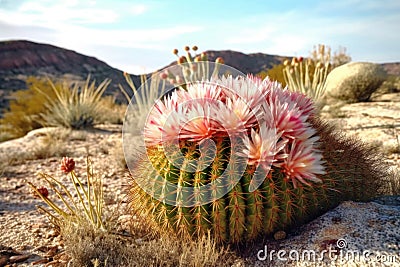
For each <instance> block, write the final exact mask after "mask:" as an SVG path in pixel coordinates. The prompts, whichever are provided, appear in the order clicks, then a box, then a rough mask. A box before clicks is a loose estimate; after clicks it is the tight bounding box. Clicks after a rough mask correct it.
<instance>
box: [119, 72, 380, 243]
mask: <svg viewBox="0 0 400 267" xmlns="http://www.w3.org/2000/svg"><path fill="white" fill-rule="evenodd" d="M143 132H144V141H145V144H146V153H145V154H143V155H142V156H141V157H139V159H138V160H137V156H136V157H135V158H129V155H128V158H127V163H128V166H129V168H130V169H131V172H132V177H133V179H132V183H131V189H130V193H129V196H130V199H131V203H132V209H137V208H138V206H139V209H140V210H142V211H145V212H147V214H148V215H149V216H151V217H152V218H153V219H154V220H155V221H156V222H157V223H158V224H159V225H160V226H161V227H162V228H164V229H166V230H173V231H176V232H177V233H178V234H180V235H183V236H189V237H198V236H204V235H205V234H206V233H207V232H208V231H211V234H212V236H213V237H214V238H215V240H217V241H218V242H228V243H240V242H248V241H252V240H255V239H256V238H257V237H259V236H262V235H271V234H273V233H275V232H276V231H279V230H290V229H292V228H293V227H295V226H297V225H300V224H302V223H304V222H307V221H310V220H312V219H314V218H316V217H317V216H319V215H320V214H322V213H323V212H326V211H327V210H329V209H331V208H333V207H335V206H336V205H338V204H339V203H340V202H341V201H343V200H348V199H351V200H369V199H371V198H373V197H374V196H376V194H379V192H381V185H382V182H381V180H380V179H381V178H382V177H385V176H386V172H385V168H383V167H382V166H383V165H382V164H383V163H382V161H381V160H380V159H379V157H375V156H374V155H375V154H374V153H373V151H372V149H369V148H368V147H367V146H365V145H363V144H362V143H359V142H357V141H354V140H353V139H348V138H345V137H344V136H343V135H341V134H339V133H337V132H336V131H335V130H334V129H333V128H331V127H329V126H328V125H326V124H324V123H323V122H321V121H319V120H318V118H317V117H316V112H315V109H314V105H313V102H312V100H311V99H310V98H308V97H306V96H305V95H304V94H301V93H297V92H293V91H290V90H285V89H282V87H281V86H280V84H278V83H276V82H272V81H270V80H268V79H265V80H261V79H258V78H255V77H252V76H247V77H237V78H233V77H232V76H227V77H225V76H223V77H220V78H218V79H212V80H208V81H207V80H202V81H201V82H196V83H189V84H186V86H185V87H181V88H180V89H178V90H175V91H173V92H172V93H171V94H169V95H167V96H165V97H164V98H163V99H162V100H161V101H158V102H157V103H156V104H155V107H154V109H153V110H152V111H151V112H150V114H149V116H148V120H147V122H146V125H145V128H144V130H143ZM124 142H128V143H129V139H126V138H125V137H124Z"/></svg>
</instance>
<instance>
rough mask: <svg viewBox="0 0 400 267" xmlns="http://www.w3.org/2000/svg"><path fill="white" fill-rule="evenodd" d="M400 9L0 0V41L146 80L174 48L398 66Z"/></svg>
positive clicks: (382, 2) (257, 1) (312, 2)
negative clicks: (47, 47) (322, 53)
mask: <svg viewBox="0 0 400 267" xmlns="http://www.w3.org/2000/svg"><path fill="white" fill-rule="evenodd" d="M398 25H400V1H392V0H376V1H372V0H336V1H317V0H306V1H294V0H286V1H285V0H283V1H262V0H253V1H234V0H231V1H204V0H203V1H180V0H179V1H163V0H150V1H144V0H143V1H136V0H123V1H115V0H114V1H111V0H110V1H106V0H103V1H100V0H97V1H96V0H87V1H85V0H80V1H78V0H68V1H58V0H0V40H9V39H28V40H32V41H37V42H44V43H50V44H53V45H57V46H60V47H64V48H68V49H72V50H75V51H77V52H79V53H83V54H86V55H90V56H95V57H97V58H98V59H100V60H103V61H105V62H107V63H108V64H110V65H111V66H113V67H116V68H119V69H122V70H125V71H128V72H131V73H140V72H149V71H152V70H155V69H157V68H160V67H162V66H165V65H166V64H168V63H170V62H171V61H173V60H174V59H175V58H174V56H173V55H172V53H171V50H172V49H173V48H178V49H179V48H182V47H183V46H184V45H197V46H199V47H200V49H201V50H210V49H213V50H225V49H231V50H237V51H242V52H245V53H252V52H263V53H268V54H278V55H285V56H292V55H303V56H307V55H308V54H309V52H310V50H311V49H312V47H313V46H314V45H316V44H319V43H324V44H327V45H330V46H331V47H332V48H333V49H334V50H335V49H337V48H338V47H339V46H344V47H346V48H347V51H348V52H349V53H350V55H351V56H352V57H353V60H356V61H373V62H390V61H400V46H399V44H400V35H399V34H398V27H399V26H398Z"/></svg>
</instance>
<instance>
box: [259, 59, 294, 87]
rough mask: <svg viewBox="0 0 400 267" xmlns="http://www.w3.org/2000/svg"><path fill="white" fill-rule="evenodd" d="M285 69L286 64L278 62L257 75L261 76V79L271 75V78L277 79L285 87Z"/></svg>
mask: <svg viewBox="0 0 400 267" xmlns="http://www.w3.org/2000/svg"><path fill="white" fill-rule="evenodd" d="M284 69H285V65H284V64H283V63H281V64H276V65H274V66H273V67H272V68H271V69H268V70H266V71H261V72H259V73H257V76H259V77H260V78H261V79H265V78H266V77H269V78H270V79H271V80H273V81H277V82H279V83H280V84H282V86H283V87H286V86H287V84H286V81H285V77H284V76H283V75H284V73H283V70H284Z"/></svg>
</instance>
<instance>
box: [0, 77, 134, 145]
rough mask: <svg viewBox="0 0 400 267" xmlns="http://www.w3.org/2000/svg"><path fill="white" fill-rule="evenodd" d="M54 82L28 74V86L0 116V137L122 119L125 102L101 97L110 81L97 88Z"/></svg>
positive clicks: (88, 125) (1, 138)
mask: <svg viewBox="0 0 400 267" xmlns="http://www.w3.org/2000/svg"><path fill="white" fill-rule="evenodd" d="M89 79H90V77H88V79H87V81H86V83H84V85H82V83H75V85H73V86H72V87H71V86H70V85H69V84H68V82H67V81H64V82H60V81H58V82H55V81H51V80H50V79H41V78H35V77H29V78H28V79H27V86H28V89H27V90H20V91H17V92H15V93H13V95H12V98H13V100H12V101H10V107H9V110H7V111H6V112H5V113H4V117H3V118H2V119H0V122H1V128H2V134H1V136H0V141H5V140H9V139H12V138H17V137H21V136H23V135H25V134H26V133H28V132H29V131H31V130H34V129H37V128H41V127H43V126H62V127H66V128H73V129H80V128H84V127H90V126H92V125H93V124H94V123H103V122H106V123H121V122H122V120H123V116H124V111H125V108H126V107H125V106H123V105H117V104H115V103H114V98H113V97H111V96H109V97H104V98H102V97H101V96H102V94H103V92H104V90H106V88H107V86H108V84H109V81H108V80H105V81H103V82H102V83H101V84H100V85H99V86H98V87H97V88H96V87H95V82H94V81H93V82H92V83H89Z"/></svg>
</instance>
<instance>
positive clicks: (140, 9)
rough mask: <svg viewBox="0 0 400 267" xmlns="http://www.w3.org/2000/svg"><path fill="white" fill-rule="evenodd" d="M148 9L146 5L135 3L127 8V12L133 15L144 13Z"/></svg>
mask: <svg viewBox="0 0 400 267" xmlns="http://www.w3.org/2000/svg"><path fill="white" fill-rule="evenodd" d="M148 9H149V7H148V6H147V5H144V4H136V5H133V6H131V7H130V8H129V13H130V14H132V15H134V16H138V15H141V14H144V13H145V12H146V11H147V10H148Z"/></svg>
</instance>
